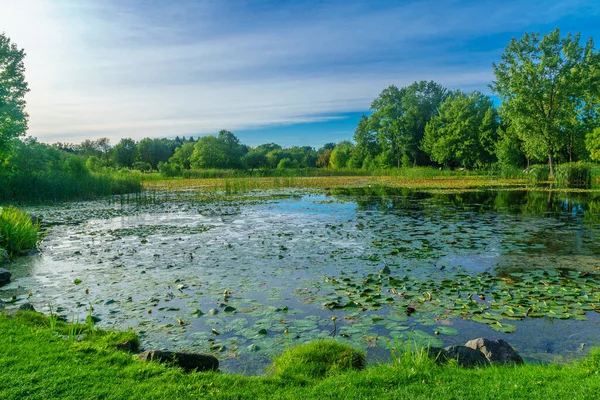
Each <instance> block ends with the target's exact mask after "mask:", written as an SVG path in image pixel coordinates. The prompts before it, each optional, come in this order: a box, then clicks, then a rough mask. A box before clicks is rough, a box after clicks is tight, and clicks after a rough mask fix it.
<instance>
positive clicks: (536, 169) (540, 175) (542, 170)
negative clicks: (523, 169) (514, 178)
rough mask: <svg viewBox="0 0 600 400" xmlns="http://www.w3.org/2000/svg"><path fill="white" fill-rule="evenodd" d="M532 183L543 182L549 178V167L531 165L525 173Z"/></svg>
mask: <svg viewBox="0 0 600 400" xmlns="http://www.w3.org/2000/svg"><path fill="white" fill-rule="evenodd" d="M527 174H528V176H529V180H531V181H533V182H545V181H547V180H548V178H549V176H550V167H548V166H547V165H532V166H531V167H529V172H528V173H527Z"/></svg>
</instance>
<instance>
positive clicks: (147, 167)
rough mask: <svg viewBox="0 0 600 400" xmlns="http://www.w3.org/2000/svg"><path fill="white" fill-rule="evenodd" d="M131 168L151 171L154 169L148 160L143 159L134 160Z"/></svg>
mask: <svg viewBox="0 0 600 400" xmlns="http://www.w3.org/2000/svg"><path fill="white" fill-rule="evenodd" d="M131 169H135V170H138V171H141V172H150V171H152V165H150V164H149V163H147V162H143V161H137V162H134V163H133V165H132V166H131Z"/></svg>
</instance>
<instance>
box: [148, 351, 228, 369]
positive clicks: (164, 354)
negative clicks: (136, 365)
mask: <svg viewBox="0 0 600 400" xmlns="http://www.w3.org/2000/svg"><path fill="white" fill-rule="evenodd" d="M138 358H139V359H140V360H142V361H158V362H159V363H169V364H174V365H176V366H179V367H181V368H183V369H184V370H186V371H194V370H197V371H216V370H218V369H219V360H217V358H216V357H214V356H211V355H209V354H193V353H178V352H173V351H162V350H147V351H144V352H143V353H142V354H140V355H139V356H138Z"/></svg>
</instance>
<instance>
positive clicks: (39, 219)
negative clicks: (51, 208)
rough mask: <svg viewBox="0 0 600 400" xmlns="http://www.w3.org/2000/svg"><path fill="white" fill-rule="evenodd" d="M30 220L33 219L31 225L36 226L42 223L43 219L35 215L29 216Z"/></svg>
mask: <svg viewBox="0 0 600 400" xmlns="http://www.w3.org/2000/svg"><path fill="white" fill-rule="evenodd" d="M29 218H31V225H34V226H35V225H36V224H39V223H41V221H42V219H41V218H40V217H38V216H37V215H35V214H29Z"/></svg>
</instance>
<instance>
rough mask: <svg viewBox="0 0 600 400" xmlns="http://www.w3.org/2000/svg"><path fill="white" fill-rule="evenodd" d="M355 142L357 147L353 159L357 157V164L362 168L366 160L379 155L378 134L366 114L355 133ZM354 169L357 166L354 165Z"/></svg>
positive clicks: (361, 118)
mask: <svg viewBox="0 0 600 400" xmlns="http://www.w3.org/2000/svg"><path fill="white" fill-rule="evenodd" d="M354 142H355V143H356V146H355V148H354V154H353V157H355V159H356V163H357V164H358V163H360V166H362V164H363V163H364V160H365V159H366V158H369V159H372V158H373V157H375V156H376V155H377V154H378V153H379V146H378V144H377V132H376V131H374V130H373V129H372V124H371V121H370V120H369V118H368V117H367V116H366V115H364V114H363V115H362V116H361V117H360V121H358V125H357V126H356V130H355V131H354ZM353 167H355V166H354V165H353Z"/></svg>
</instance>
